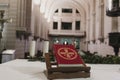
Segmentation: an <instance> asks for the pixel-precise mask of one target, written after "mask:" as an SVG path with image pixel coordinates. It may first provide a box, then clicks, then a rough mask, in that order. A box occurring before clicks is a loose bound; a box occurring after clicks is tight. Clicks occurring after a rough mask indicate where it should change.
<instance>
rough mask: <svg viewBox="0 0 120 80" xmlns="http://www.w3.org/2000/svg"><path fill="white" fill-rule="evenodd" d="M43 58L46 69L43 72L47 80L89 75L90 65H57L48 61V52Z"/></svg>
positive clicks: (86, 76)
mask: <svg viewBox="0 0 120 80" xmlns="http://www.w3.org/2000/svg"><path fill="white" fill-rule="evenodd" d="M45 60H46V68H47V70H46V71H44V73H45V75H46V76H47V78H48V79H49V80H52V79H69V78H88V77H90V67H86V66H85V67H58V66H57V63H52V62H51V61H50V54H49V53H46V54H45Z"/></svg>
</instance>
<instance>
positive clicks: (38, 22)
mask: <svg viewBox="0 0 120 80" xmlns="http://www.w3.org/2000/svg"><path fill="white" fill-rule="evenodd" d="M31 1H32V2H30V0H0V4H9V6H8V7H4V8H1V7H0V10H1V9H4V10H5V17H6V18H12V20H13V22H12V23H6V24H5V25H4V31H3V38H2V39H1V45H0V46H2V47H3V48H4V47H6V48H7V49H16V50H17V51H18V52H19V53H20V54H18V56H21V57H23V56H24V52H25V50H27V51H29V49H28V47H29V44H27V46H28V47H27V49H24V48H25V46H26V44H25V42H26V41H25V40H24V39H22V40H19V39H16V30H27V31H29V32H31V36H32V37H34V36H36V37H38V38H39V40H38V41H37V42H38V44H40V45H38V47H40V48H38V47H37V49H39V50H41V51H42V48H43V47H42V45H43V44H42V43H43V42H44V40H49V41H50V40H51V38H50V37H49V31H51V32H53V31H52V26H53V21H58V22H59V23H58V26H61V24H60V22H61V21H67V22H73V18H72V17H71V18H65V17H67V16H68V15H69V16H74V19H76V20H81V30H79V31H78V32H76V31H73V32H74V34H76V35H77V34H78V35H80V34H81V33H80V31H82V32H85V33H86V35H85V37H84V38H81V39H80V50H83V51H90V52H91V53H94V52H97V53H98V54H99V55H104V56H105V55H107V54H110V55H114V52H113V48H112V47H111V46H109V37H108V33H110V32H114V31H118V32H120V18H119V17H118V18H113V17H108V16H106V5H107V3H106V0H75V1H74V0H71V1H68V0H60V1H56V0H31ZM28 2H29V6H27V3H28ZM65 2H68V3H70V4H65ZM63 3H64V4H63ZM31 4H32V5H31ZM62 7H67V8H73V10H74V11H75V9H77V10H78V11H79V12H80V14H76V15H75V14H66V13H63V14H62V12H61V10H62ZM56 9H59V10H60V13H55V12H54V11H55V10H56ZM30 16H31V17H30ZM78 16H80V17H78ZM59 17H60V19H58V18H59ZM59 29H60V28H59ZM64 32H66V33H67V31H64ZM55 33H56V34H57V33H58V31H56V32H55ZM55 33H54V34H55ZM60 33H61V32H60ZM68 33H72V32H68ZM32 39H33V38H30V39H29V41H31V40H32ZM29 41H28V42H27V43H29ZM42 41H43V42H42ZM18 43H19V45H17V44H18ZM50 44H52V42H50ZM50 46H51V45H50ZM51 47H52V46H51ZM21 54H22V55H21Z"/></svg>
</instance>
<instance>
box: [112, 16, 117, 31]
mask: <svg viewBox="0 0 120 80" xmlns="http://www.w3.org/2000/svg"><path fill="white" fill-rule="evenodd" d="M112 32H118V17H113V18H112Z"/></svg>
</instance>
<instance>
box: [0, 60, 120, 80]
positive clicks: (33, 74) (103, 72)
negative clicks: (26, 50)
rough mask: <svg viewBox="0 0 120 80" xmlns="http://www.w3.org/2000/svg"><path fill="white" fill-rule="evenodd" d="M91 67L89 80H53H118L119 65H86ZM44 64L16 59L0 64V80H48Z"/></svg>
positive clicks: (119, 79)
mask: <svg viewBox="0 0 120 80" xmlns="http://www.w3.org/2000/svg"><path fill="white" fill-rule="evenodd" d="M87 65H88V66H91V77H90V78H74V79H54V80H120V65H115V64H109V65H107V64H87ZM44 70H46V65H45V63H44V62H40V61H34V62H29V61H28V60H26V59H16V60H12V61H9V62H6V63H2V64H0V80H48V79H47V78H46V76H45V75H44Z"/></svg>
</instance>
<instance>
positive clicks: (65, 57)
mask: <svg viewBox="0 0 120 80" xmlns="http://www.w3.org/2000/svg"><path fill="white" fill-rule="evenodd" d="M53 49H54V55H55V57H56V60H57V63H58V64H83V60H82V59H81V57H80V55H79V54H78V53H77V51H76V50H75V48H74V46H73V45H61V44H55V45H54V46H53Z"/></svg>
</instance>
